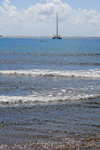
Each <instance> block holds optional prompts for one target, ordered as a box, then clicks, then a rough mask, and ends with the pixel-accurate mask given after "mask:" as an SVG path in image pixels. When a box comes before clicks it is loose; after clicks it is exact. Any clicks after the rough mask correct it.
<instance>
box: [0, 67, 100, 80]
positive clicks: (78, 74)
mask: <svg viewBox="0 0 100 150" xmlns="http://www.w3.org/2000/svg"><path fill="white" fill-rule="evenodd" d="M0 75H7V76H11V75H14V76H32V77H38V76H43V77H45V76H47V77H50V76H51V77H52V76H53V77H69V78H93V79H100V69H88V70H72V71H70V70H40V69H34V70H0Z"/></svg>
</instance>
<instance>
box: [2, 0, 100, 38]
mask: <svg viewBox="0 0 100 150" xmlns="http://www.w3.org/2000/svg"><path fill="white" fill-rule="evenodd" d="M56 12H58V20H59V34H60V35H61V36H85V37H100V0H0V35H3V36H53V35H54V34H56Z"/></svg>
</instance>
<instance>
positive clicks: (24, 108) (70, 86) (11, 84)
mask: <svg viewBox="0 0 100 150" xmlns="http://www.w3.org/2000/svg"><path fill="white" fill-rule="evenodd" d="M0 130H1V131H0V132H1V134H0V135H1V136H0V144H1V145H0V146H1V147H0V148H4V149H7V148H8V147H9V146H10V148H12V147H14V149H16V148H19V147H21V148H22V147H23V145H24V146H26V148H24V149H31V148H32V147H33V148H35V149H39V148H40V149H45V148H46V149H50V147H51V149H54V148H61V145H62V148H65V149H66V148H69V147H70V148H75V147H76V148H88V147H89V146H90V147H91V148H98V147H100V145H99V142H100V38H82V37H81V38H68V37H67V38H63V39H61V40H53V39H50V38H43V37H42V38H39V37H38V38H32V37H23V38H22V37H19V38H18V37H16V38H15V37H4V38H0ZM19 141H20V143H19ZM43 145H45V146H43ZM39 146H40V147H39Z"/></svg>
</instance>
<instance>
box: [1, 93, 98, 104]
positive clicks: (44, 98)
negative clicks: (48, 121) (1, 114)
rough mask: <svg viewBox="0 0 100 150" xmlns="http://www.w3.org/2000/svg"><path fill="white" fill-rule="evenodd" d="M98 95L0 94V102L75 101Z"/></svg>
mask: <svg viewBox="0 0 100 150" xmlns="http://www.w3.org/2000/svg"><path fill="white" fill-rule="evenodd" d="M96 97H100V95H97V94H93V95H92V94H91V95H87V94H79V95H71V96H69V95H68V96H67V95H66V96H55V97H54V96H52V95H48V96H41V95H40V96H32V95H29V96H0V103H1V104H4V103H12V104H22V103H34V102H57V101H76V100H82V99H89V98H96Z"/></svg>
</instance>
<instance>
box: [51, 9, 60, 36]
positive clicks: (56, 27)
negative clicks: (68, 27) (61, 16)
mask: <svg viewBox="0 0 100 150" xmlns="http://www.w3.org/2000/svg"><path fill="white" fill-rule="evenodd" d="M52 39H61V36H60V35H58V12H56V35H54V36H53V37H52Z"/></svg>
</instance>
